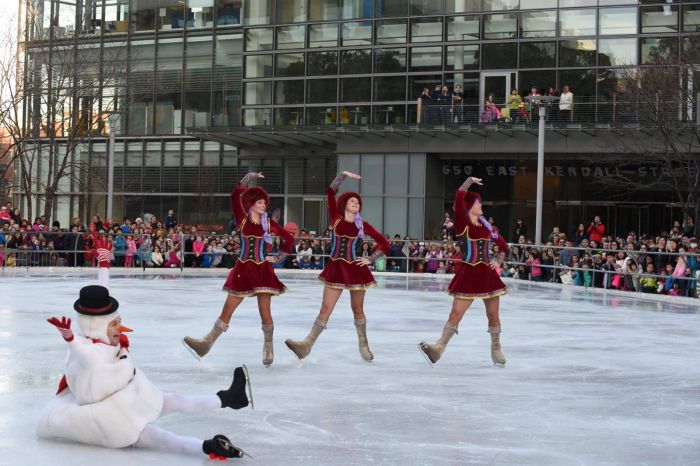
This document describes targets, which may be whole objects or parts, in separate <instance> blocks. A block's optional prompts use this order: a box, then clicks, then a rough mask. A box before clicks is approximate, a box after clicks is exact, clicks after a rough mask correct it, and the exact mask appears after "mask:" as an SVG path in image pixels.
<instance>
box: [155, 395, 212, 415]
mask: <svg viewBox="0 0 700 466" xmlns="http://www.w3.org/2000/svg"><path fill="white" fill-rule="evenodd" d="M214 409H221V399H220V398H219V397H218V396H216V395H178V394H176V393H166V394H164V395H163V410H162V411H161V413H160V415H161V416H167V415H168V414H172V413H182V414H198V413H201V412H202V411H209V410H214Z"/></svg>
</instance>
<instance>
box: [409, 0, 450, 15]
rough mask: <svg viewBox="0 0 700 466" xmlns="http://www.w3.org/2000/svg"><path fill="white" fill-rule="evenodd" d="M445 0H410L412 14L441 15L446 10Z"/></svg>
mask: <svg viewBox="0 0 700 466" xmlns="http://www.w3.org/2000/svg"><path fill="white" fill-rule="evenodd" d="M444 3H445V2H444V0H410V7H411V16H421V15H439V14H441V13H443V12H444V11H445V5H444Z"/></svg>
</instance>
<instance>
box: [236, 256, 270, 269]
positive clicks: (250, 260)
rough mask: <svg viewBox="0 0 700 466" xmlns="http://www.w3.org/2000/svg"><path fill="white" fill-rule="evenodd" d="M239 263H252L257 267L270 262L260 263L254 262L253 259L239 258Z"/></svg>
mask: <svg viewBox="0 0 700 466" xmlns="http://www.w3.org/2000/svg"><path fill="white" fill-rule="evenodd" d="M238 262H240V263H241V264H245V263H246V262H252V263H253V264H255V265H262V264H264V263H265V262H269V261H267V260H263V261H260V262H258V261H256V260H253V259H241V258H240V257H239V258H238ZM234 267H235V265H234Z"/></svg>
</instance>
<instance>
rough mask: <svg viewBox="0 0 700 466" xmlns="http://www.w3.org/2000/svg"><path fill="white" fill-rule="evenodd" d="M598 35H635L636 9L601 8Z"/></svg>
mask: <svg viewBox="0 0 700 466" xmlns="http://www.w3.org/2000/svg"><path fill="white" fill-rule="evenodd" d="M598 17H599V18H600V35H601V36H602V35H609V34H636V33H637V8H636V7H635V8H601V9H600V15H599V16H598Z"/></svg>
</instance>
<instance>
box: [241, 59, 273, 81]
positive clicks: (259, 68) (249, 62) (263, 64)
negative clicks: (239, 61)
mask: <svg viewBox="0 0 700 466" xmlns="http://www.w3.org/2000/svg"><path fill="white" fill-rule="evenodd" d="M245 77H246V78H271V77H272V55H248V56H247V57H245Z"/></svg>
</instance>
